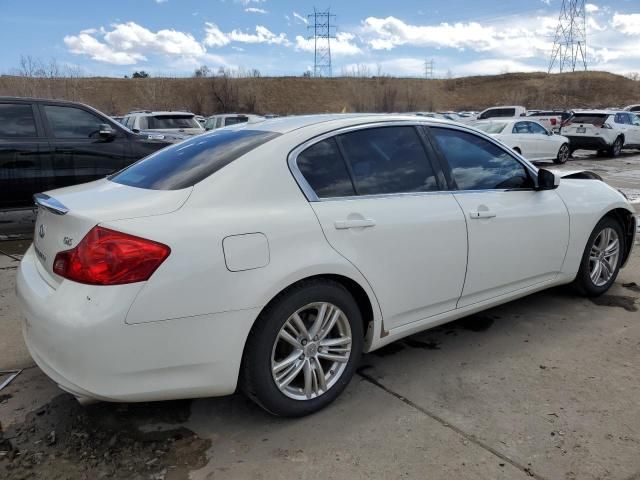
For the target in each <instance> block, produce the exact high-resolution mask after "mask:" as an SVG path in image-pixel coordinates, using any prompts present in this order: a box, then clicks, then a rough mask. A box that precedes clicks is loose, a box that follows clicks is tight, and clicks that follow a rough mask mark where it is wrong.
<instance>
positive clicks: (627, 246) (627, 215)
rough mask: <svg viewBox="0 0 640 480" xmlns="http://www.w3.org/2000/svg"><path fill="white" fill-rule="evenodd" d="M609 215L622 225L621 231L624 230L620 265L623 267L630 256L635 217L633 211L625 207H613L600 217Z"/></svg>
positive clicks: (634, 233) (634, 232) (634, 230)
mask: <svg viewBox="0 0 640 480" xmlns="http://www.w3.org/2000/svg"><path fill="white" fill-rule="evenodd" d="M606 217H611V218H614V219H615V220H617V221H618V222H620V224H621V225H622V231H623V232H624V251H623V252H622V253H623V257H622V262H621V263H620V265H621V266H622V267H623V266H624V265H625V264H626V263H627V261H628V260H629V257H630V256H631V250H632V248H633V244H634V241H635V235H636V228H637V227H636V217H635V216H634V214H633V212H631V211H630V210H627V209H626V208H614V209H613V210H609V211H608V212H607V213H606V214H605V215H604V216H603V217H602V218H606Z"/></svg>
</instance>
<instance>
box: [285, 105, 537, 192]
mask: <svg viewBox="0 0 640 480" xmlns="http://www.w3.org/2000/svg"><path fill="white" fill-rule="evenodd" d="M424 118H425V119H426V120H425V121H420V120H417V121H415V120H381V121H371V122H367V123H362V124H358V125H350V126H348V127H342V128H337V129H335V130H331V131H328V132H325V133H322V134H320V135H317V136H315V137H313V138H310V139H309V140H306V141H305V142H303V143H301V144H300V145H298V146H297V147H295V148H294V149H293V150H291V152H289V155H288V156H287V164H288V166H289V170H290V171H291V174H292V175H293V177H294V179H295V180H296V182H297V183H298V186H299V187H300V190H302V193H303V194H304V196H305V197H306V198H307V200H308V201H309V202H328V201H333V202H335V201H337V200H356V199H367V198H388V197H397V196H406V195H441V194H453V193H484V192H487V193H490V192H493V193H495V192H511V191H534V190H535V188H509V189H488V190H437V191H431V192H400V193H381V194H375V195H355V196H354V195H350V196H346V197H326V198H319V197H318V196H317V195H316V192H315V191H314V190H313V188H311V185H309V182H307V180H306V179H305V178H304V175H303V174H302V172H301V171H300V169H299V168H298V155H300V154H301V153H302V152H303V151H304V150H306V149H307V148H309V147H311V146H313V145H315V144H316V143H319V142H321V141H323V140H326V139H327V138H332V137H335V136H337V135H341V134H343V133H349V132H353V131H357V130H364V129H368V128H378V127H392V126H393V127H400V126H409V127H435V128H446V129H451V130H459V131H462V132H466V133H471V134H475V135H477V136H479V137H482V138H483V139H484V140H487V141H489V142H490V143H493V144H494V145H495V146H497V147H498V148H500V149H501V150H502V151H504V152H505V153H507V154H508V155H510V156H511V157H512V158H513V159H514V160H516V161H517V162H519V163H520V164H522V166H523V167H524V168H525V169H526V170H527V171H528V172H529V174H530V175H531V176H532V177H533V179H534V181H535V179H536V178H537V176H538V170H537V169H536V167H535V166H534V165H533V164H531V163H529V161H528V160H527V159H525V158H524V157H522V156H521V155H518V153H517V152H515V151H512V150H511V149H510V148H509V147H506V146H505V145H504V144H502V143H501V142H499V141H498V140H496V139H494V138H493V137H491V136H490V135H487V134H485V133H484V132H482V131H481V130H478V129H476V128H472V127H468V126H466V125H460V124H454V123H448V122H447V123H444V122H433V121H429V120H428V117H424Z"/></svg>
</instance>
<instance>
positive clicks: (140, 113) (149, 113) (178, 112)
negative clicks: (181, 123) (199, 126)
mask: <svg viewBox="0 0 640 480" xmlns="http://www.w3.org/2000/svg"><path fill="white" fill-rule="evenodd" d="M134 114H139V115H149V116H152V115H191V116H193V117H195V116H196V115H195V113H191V112H181V111H164V110H159V111H149V110H142V111H133V112H129V113H128V114H127V115H134Z"/></svg>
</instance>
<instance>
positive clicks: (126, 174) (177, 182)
mask: <svg viewBox="0 0 640 480" xmlns="http://www.w3.org/2000/svg"><path fill="white" fill-rule="evenodd" d="M279 135H280V134H279V133H275V132H265V131H259V130H217V131H214V132H211V133H208V134H203V135H198V136H195V137H193V138H191V139H189V140H185V141H183V142H181V143H177V144H175V145H173V146H171V147H167V148H164V149H162V150H160V151H158V152H156V153H154V154H152V155H150V156H148V157H145V158H143V159H142V160H140V161H138V162H136V163H134V164H133V165H131V166H130V167H129V168H126V169H124V170H121V171H120V172H118V173H116V174H115V175H113V176H112V177H110V178H109V180H111V181H112V182H116V183H120V184H122V185H128V186H130V187H138V188H147V189H151V190H179V189H181V188H187V187H191V186H193V185H195V184H196V183H198V182H200V181H201V180H204V179H205V178H207V177H208V176H209V175H212V174H213V173H215V172H217V171H218V170H220V169H221V168H222V167H224V166H226V165H228V164H230V163H231V162H233V161H234V160H236V159H237V158H240V157H241V156H243V155H244V154H246V153H248V152H250V151H251V150H253V149H254V148H256V147H259V146H260V145H262V144H263V143H266V142H268V141H269V140H271V139H273V138H275V137H278V136H279Z"/></svg>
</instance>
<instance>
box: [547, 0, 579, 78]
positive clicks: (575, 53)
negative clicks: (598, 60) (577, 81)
mask: <svg viewBox="0 0 640 480" xmlns="http://www.w3.org/2000/svg"><path fill="white" fill-rule="evenodd" d="M556 67H557V68H558V69H559V71H560V72H561V73H562V72H575V70H576V67H578V69H582V68H584V70H586V69H587V15H586V8H585V0H562V8H561V9H560V16H559V17H558V27H557V28H556V35H555V38H554V41H553V50H552V51H551V60H550V61H549V73H551V72H552V71H553V70H554V68H556Z"/></svg>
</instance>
